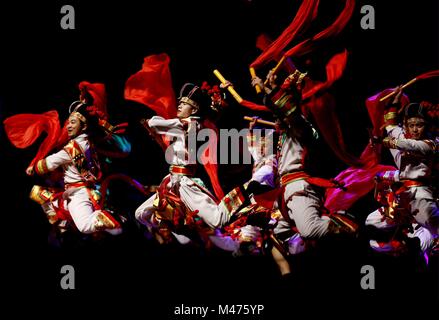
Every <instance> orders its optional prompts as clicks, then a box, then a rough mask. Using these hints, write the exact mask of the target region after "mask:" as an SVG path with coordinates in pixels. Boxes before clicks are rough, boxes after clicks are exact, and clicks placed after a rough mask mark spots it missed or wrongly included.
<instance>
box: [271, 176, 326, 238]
mask: <svg viewBox="0 0 439 320" xmlns="http://www.w3.org/2000/svg"><path fill="white" fill-rule="evenodd" d="M283 196H284V201H286V206H287V208H288V216H289V218H290V219H291V220H293V221H294V223H295V224H296V228H297V229H298V231H299V233H300V235H301V237H302V238H304V239H306V238H311V239H312V238H314V239H316V238H321V237H323V236H324V235H326V234H327V233H328V227H329V221H330V220H329V218H328V217H322V216H321V207H322V202H321V200H320V198H319V196H318V194H317V193H316V191H315V190H314V189H313V188H312V186H311V185H310V184H309V183H308V182H306V181H305V180H299V181H294V182H291V183H289V184H287V185H286V187H285V191H284V195H283ZM288 230H291V225H290V224H289V222H288V221H286V220H285V218H283V217H282V218H281V219H280V220H279V222H278V224H277V226H276V228H275V229H274V232H275V233H281V232H284V231H288Z"/></svg>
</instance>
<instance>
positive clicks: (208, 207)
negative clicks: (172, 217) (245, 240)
mask: <svg viewBox="0 0 439 320" xmlns="http://www.w3.org/2000/svg"><path fill="white" fill-rule="evenodd" d="M175 187H178V192H179V194H180V198H181V200H182V201H183V203H184V204H185V205H186V206H187V208H188V209H189V210H191V211H196V210H197V211H198V213H197V214H198V216H199V217H200V218H201V219H203V221H204V222H205V223H206V224H207V225H208V226H209V227H211V228H218V227H222V226H224V225H226V224H227V223H228V222H229V221H230V218H231V215H230V214H229V212H228V210H227V208H226V206H225V205H224V203H223V202H220V203H219V204H217V203H216V202H215V200H214V199H213V198H212V197H210V196H209V195H208V194H207V193H206V192H204V191H203V190H201V189H200V187H199V186H198V184H196V183H195V182H194V181H193V180H192V179H191V178H189V177H187V176H181V175H171V179H170V181H169V183H168V185H167V188H169V189H171V188H175ZM155 197H156V195H152V196H151V197H150V198H149V199H148V200H146V201H145V202H144V203H143V204H142V205H140V207H138V208H137V210H136V213H135V216H136V219H137V220H138V221H139V222H141V223H142V224H144V225H146V226H147V227H151V216H152V214H153V212H154V210H155V208H154V205H153V204H154V199H155Z"/></svg>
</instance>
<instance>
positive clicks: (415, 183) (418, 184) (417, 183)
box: [401, 180, 425, 188]
mask: <svg viewBox="0 0 439 320" xmlns="http://www.w3.org/2000/svg"><path fill="white" fill-rule="evenodd" d="M401 182H402V184H403V186H404V187H406V188H411V187H421V186H425V184H424V183H423V182H421V181H417V180H401Z"/></svg>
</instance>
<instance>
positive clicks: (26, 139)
mask: <svg viewBox="0 0 439 320" xmlns="http://www.w3.org/2000/svg"><path fill="white" fill-rule="evenodd" d="M3 124H4V126H5V131H6V135H7V136H8V138H9V140H10V141H11V142H12V144H13V145H14V146H15V147H17V148H20V149H23V148H27V147H29V146H30V145H32V144H33V143H34V142H35V141H36V140H37V139H38V138H39V137H40V136H41V134H42V133H44V132H45V133H47V136H46V138H45V139H44V140H43V142H42V143H41V145H40V147H39V149H38V152H37V154H36V156H35V157H34V158H33V159H32V161H31V163H30V164H29V166H30V167H31V166H32V167H33V166H34V165H35V164H36V162H37V161H38V160H41V159H43V158H44V157H45V156H46V155H47V154H48V153H49V152H50V151H51V150H52V149H53V148H54V147H55V146H56V145H58V144H59V141H60V140H61V139H63V138H64V135H63V134H62V133H63V132H62V130H61V127H60V123H59V117H58V112H57V111H55V110H51V111H48V112H45V113H43V114H17V115H14V116H11V117H9V118H7V119H5V120H4V122H3Z"/></svg>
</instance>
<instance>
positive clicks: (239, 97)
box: [213, 69, 242, 103]
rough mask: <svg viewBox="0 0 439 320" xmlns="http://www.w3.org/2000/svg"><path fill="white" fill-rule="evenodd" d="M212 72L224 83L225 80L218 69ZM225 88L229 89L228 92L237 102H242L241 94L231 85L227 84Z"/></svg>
mask: <svg viewBox="0 0 439 320" xmlns="http://www.w3.org/2000/svg"><path fill="white" fill-rule="evenodd" d="M213 74H214V75H215V76H216V77H217V78H218V79H219V81H221V83H222V84H226V83H227V80H226V79H225V78H224V77H223V75H222V74H221V73H220V72H219V71H218V70H216V69H215V70H213ZM227 90H229V92H230V94H231V95H232V96H233V98H235V100H236V101H237V102H238V103H241V102H242V98H241V96H240V95H239V94H238V93H237V92H236V91H235V89H233V86H228V87H227Z"/></svg>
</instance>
